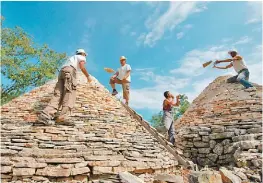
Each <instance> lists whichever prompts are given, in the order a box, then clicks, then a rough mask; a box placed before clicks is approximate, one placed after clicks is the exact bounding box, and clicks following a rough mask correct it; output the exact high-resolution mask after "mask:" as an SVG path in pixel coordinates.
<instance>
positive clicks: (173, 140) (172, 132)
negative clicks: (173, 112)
mask: <svg viewBox="0 0 263 183" xmlns="http://www.w3.org/2000/svg"><path fill="white" fill-rule="evenodd" d="M168 134H169V141H170V142H171V143H172V144H173V145H174V143H175V138H174V136H175V129H174V122H172V124H171V126H170V128H169V130H168Z"/></svg>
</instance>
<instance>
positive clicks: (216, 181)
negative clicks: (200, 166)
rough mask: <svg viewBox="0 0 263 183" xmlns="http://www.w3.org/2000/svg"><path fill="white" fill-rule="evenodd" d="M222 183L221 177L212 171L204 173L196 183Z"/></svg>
mask: <svg viewBox="0 0 263 183" xmlns="http://www.w3.org/2000/svg"><path fill="white" fill-rule="evenodd" d="M211 182H213V183H223V182H222V179H221V175H220V174H219V173H217V172H214V171H204V172H201V173H200V175H199V176H198V183H211Z"/></svg>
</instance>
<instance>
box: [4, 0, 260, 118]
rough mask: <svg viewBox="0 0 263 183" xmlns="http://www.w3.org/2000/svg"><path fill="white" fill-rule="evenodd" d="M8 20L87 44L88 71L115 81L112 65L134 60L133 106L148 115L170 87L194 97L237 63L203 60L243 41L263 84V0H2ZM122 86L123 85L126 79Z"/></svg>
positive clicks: (241, 47) (39, 37) (69, 49)
mask: <svg viewBox="0 0 263 183" xmlns="http://www.w3.org/2000/svg"><path fill="white" fill-rule="evenodd" d="M1 7H2V15H3V16H4V17H5V21H4V27H14V26H20V27H22V28H23V29H24V30H25V31H26V32H28V33H29V34H31V35H32V36H33V37H34V41H35V42H36V43H39V44H42V43H46V44H48V46H49V47H51V48H52V49H54V50H56V51H58V52H66V53H67V54H68V55H72V54H74V51H75V50H76V49H77V48H84V49H85V50H87V52H88V54H89V56H88V58H87V60H88V64H87V69H88V71H89V72H90V73H91V74H92V75H93V76H95V77H96V78H97V79H98V80H99V81H100V82H101V83H102V84H103V85H104V86H106V87H107V88H108V89H110V86H109V84H108V80H109V77H110V75H109V74H108V73H105V71H104V70H103V68H104V67H111V68H114V69H116V68H118V67H119V57H120V56H122V55H124V56H126V57H127V58H128V60H127V61H128V63H129V64H130V65H131V67H132V83H131V103H130V105H131V107H133V108H134V109H136V110H137V111H138V112H139V113H141V114H142V115H143V116H144V117H145V119H148V120H149V119H150V117H151V115H152V114H154V113H156V112H158V111H160V110H161V104H162V100H163V92H164V91H166V90H170V91H171V92H172V93H174V94H178V93H185V94H186V95H187V96H188V97H189V99H190V100H193V99H194V98H195V97H197V96H198V94H199V93H200V92H201V91H202V90H203V89H204V88H205V87H206V86H207V85H208V84H209V83H210V82H212V81H213V80H214V79H215V78H216V77H218V76H220V75H225V74H235V73H234V72H233V69H228V70H224V71H223V70H215V69H212V68H211V67H208V68H205V69H203V68H202V63H203V62H206V61H209V60H215V59H225V58H227V57H228V55H227V51H228V50H230V49H233V48H234V49H237V50H238V51H239V53H240V55H242V56H243V57H244V58H245V60H246V63H247V64H248V67H249V69H250V73H251V76H250V80H251V81H252V82H256V83H259V84H262V54H261V49H262V14H261V12H262V3H261V2H2V3H1ZM118 90H119V93H122V92H121V87H118Z"/></svg>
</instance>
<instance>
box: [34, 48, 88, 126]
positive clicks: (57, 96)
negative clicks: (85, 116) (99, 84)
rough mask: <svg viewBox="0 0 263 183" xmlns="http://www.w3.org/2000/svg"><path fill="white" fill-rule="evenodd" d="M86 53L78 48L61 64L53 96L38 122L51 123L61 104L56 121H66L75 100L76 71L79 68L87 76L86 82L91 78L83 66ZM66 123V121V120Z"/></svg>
mask: <svg viewBox="0 0 263 183" xmlns="http://www.w3.org/2000/svg"><path fill="white" fill-rule="evenodd" d="M86 56H87V54H86V53H85V51H84V50H83V49H78V50H77V51H76V54H75V55H74V56H72V57H70V58H69V59H68V60H67V62H66V63H65V64H64V65H63V66H62V68H61V70H60V72H59V76H58V81H57V84H56V86H55V89H54V94H53V97H52V98H51V100H50V102H49V104H48V105H47V107H46V108H45V109H44V110H43V111H42V112H41V114H40V115H39V118H38V122H41V123H44V124H46V125H49V124H52V123H53V122H52V121H51V120H52V119H54V118H56V117H55V113H56V112H57V111H58V109H59V108H60V106H62V111H61V113H60V115H59V116H58V117H57V118H56V123H62V122H66V121H65V120H66V118H67V117H68V115H69V113H70V111H71V110H72V108H73V106H74V104H75V100H76V86H77V80H76V74H77V73H76V72H77V71H78V70H81V71H82V73H83V74H84V75H85V76H86V77H87V80H88V82H91V81H92V79H91V77H90V75H89V73H88V72H87V70H86V68H85V63H86ZM66 123H67V122H66Z"/></svg>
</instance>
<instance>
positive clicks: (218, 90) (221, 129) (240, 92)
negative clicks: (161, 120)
mask: <svg viewBox="0 0 263 183" xmlns="http://www.w3.org/2000/svg"><path fill="white" fill-rule="evenodd" d="M226 78H227V77H219V78H217V79H216V80H215V81H214V82H212V83H211V84H210V85H209V86H208V87H207V88H206V89H205V90H204V91H203V92H202V93H201V94H200V95H199V96H198V97H197V98H196V99H195V100H194V101H193V103H192V104H191V106H190V107H189V109H188V110H187V111H186V113H185V114H184V116H183V117H182V118H181V119H180V120H178V121H177V122H176V129H177V134H176V137H177V138H176V147H177V148H179V149H180V150H181V151H183V155H184V156H185V157H187V158H190V159H191V160H192V161H194V162H196V163H197V164H198V165H201V166H205V165H208V166H209V167H219V166H228V165H232V167H237V168H250V169H251V170H253V171H255V172H259V171H260V172H261V171H262V87H261V86H256V88H257V90H256V91H253V90H244V89H243V87H242V86H241V85H240V84H229V83H226V82H225V80H226Z"/></svg>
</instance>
